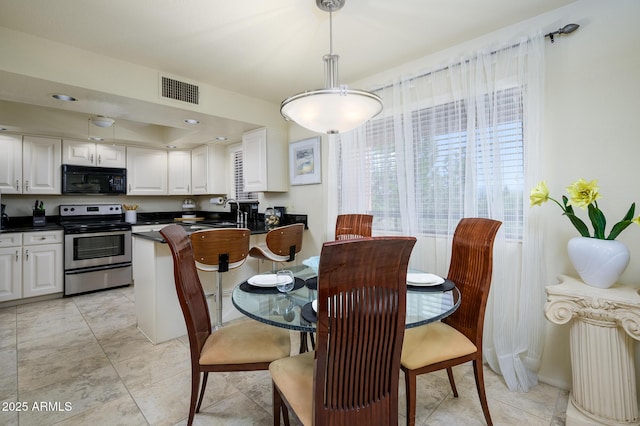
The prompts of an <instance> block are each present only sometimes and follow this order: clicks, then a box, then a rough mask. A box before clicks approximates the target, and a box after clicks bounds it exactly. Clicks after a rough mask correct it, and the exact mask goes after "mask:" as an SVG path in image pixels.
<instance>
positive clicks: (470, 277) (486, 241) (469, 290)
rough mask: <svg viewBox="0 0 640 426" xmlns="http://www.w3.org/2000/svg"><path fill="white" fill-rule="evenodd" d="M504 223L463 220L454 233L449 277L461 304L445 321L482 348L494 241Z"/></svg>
mask: <svg viewBox="0 0 640 426" xmlns="http://www.w3.org/2000/svg"><path fill="white" fill-rule="evenodd" d="M500 225H502V222H499V221H496V220H492V219H484V218H464V219H462V220H460V222H459V223H458V226H457V227H456V230H455V232H454V234H453V242H452V249H451V263H450V264H449V273H448V275H447V278H449V279H450V280H451V281H453V282H455V283H456V286H457V287H458V289H459V290H460V293H461V295H462V301H461V303H460V307H459V308H458V309H457V310H456V311H455V312H454V313H453V314H452V315H451V316H449V317H447V318H445V319H443V322H445V323H447V324H449V325H450V326H452V327H454V328H456V329H457V330H458V331H460V332H461V333H463V334H464V335H465V336H466V337H467V338H468V339H469V340H471V341H472V342H473V343H474V344H475V345H476V346H478V347H482V331H483V324H484V312H485V308H486V306H487V298H488V296H489V289H490V286H491V275H492V269H493V243H494V240H495V236H496V234H497V233H498V228H500Z"/></svg>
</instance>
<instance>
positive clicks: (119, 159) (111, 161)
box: [96, 144, 127, 167]
mask: <svg viewBox="0 0 640 426" xmlns="http://www.w3.org/2000/svg"><path fill="white" fill-rule="evenodd" d="M126 152H127V149H126V147H125V146H124V145H106V144H96V166H100V167H126V166H127V156H126Z"/></svg>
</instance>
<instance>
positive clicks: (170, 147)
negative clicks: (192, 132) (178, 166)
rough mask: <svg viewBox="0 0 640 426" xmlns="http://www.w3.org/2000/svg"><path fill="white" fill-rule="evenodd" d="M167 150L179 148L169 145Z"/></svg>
mask: <svg viewBox="0 0 640 426" xmlns="http://www.w3.org/2000/svg"><path fill="white" fill-rule="evenodd" d="M167 148H169V149H176V148H177V147H176V146H175V145H167Z"/></svg>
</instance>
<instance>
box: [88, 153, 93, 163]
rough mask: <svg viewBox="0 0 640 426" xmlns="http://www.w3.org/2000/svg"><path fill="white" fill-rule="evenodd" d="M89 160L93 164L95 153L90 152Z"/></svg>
mask: <svg viewBox="0 0 640 426" xmlns="http://www.w3.org/2000/svg"><path fill="white" fill-rule="evenodd" d="M89 162H91V164H93V154H89Z"/></svg>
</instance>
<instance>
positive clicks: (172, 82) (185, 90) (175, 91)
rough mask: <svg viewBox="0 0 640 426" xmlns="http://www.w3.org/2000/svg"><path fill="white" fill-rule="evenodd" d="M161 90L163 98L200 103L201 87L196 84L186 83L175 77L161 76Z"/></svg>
mask: <svg viewBox="0 0 640 426" xmlns="http://www.w3.org/2000/svg"><path fill="white" fill-rule="evenodd" d="M160 90H161V94H162V97H163V98H169V99H175V100H176V101H182V102H189V103H190V104H196V105H198V103H199V100H198V96H199V88H198V86H196V85H195V84H190V83H185V82H184V81H178V80H176V79H173V78H169V77H165V76H161V81H160Z"/></svg>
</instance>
